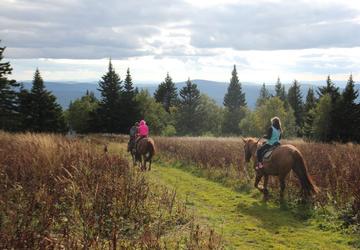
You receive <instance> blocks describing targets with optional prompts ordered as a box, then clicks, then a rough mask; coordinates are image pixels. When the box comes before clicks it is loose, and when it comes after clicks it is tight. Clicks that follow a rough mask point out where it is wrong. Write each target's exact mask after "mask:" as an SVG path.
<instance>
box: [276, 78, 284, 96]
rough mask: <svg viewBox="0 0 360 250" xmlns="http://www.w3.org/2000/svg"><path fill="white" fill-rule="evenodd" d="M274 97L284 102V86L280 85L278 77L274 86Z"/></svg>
mask: <svg viewBox="0 0 360 250" xmlns="http://www.w3.org/2000/svg"><path fill="white" fill-rule="evenodd" d="M275 96H276V97H279V98H280V100H281V101H283V102H286V92H285V86H284V85H282V84H281V82H280V78H279V77H278V79H277V81H276V84H275Z"/></svg>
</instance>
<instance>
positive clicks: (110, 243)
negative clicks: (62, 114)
mask: <svg viewBox="0 0 360 250" xmlns="http://www.w3.org/2000/svg"><path fill="white" fill-rule="evenodd" d="M191 221H192V218H191V216H189V214H188V213H187V211H186V207H185V206H184V205H182V204H181V203H179V202H177V201H176V200H175V193H174V192H170V191H168V190H166V189H164V188H161V187H155V186H150V184H149V183H148V182H147V181H146V179H145V177H144V176H143V174H142V173H139V172H138V171H137V170H136V169H133V168H132V167H131V166H130V165H129V164H128V161H127V160H126V159H125V158H123V157H121V156H119V155H110V154H105V153H104V152H103V150H102V149H101V148H100V147H99V146H98V144H96V143H94V142H92V141H91V140H90V141H88V140H70V139H66V138H64V137H61V136H56V135H36V134H15V135H14V134H7V133H3V132H0V248H1V249H38V248H41V249H43V248H50V249H63V248H65V249H78V248H85V249H88V248H91V249H102V248H112V249H120V248H121V249H124V248H125V249H128V248H131V249H134V248H136V249H138V248H155V249H160V248H164V247H165V246H168V245H171V244H172V245H173V246H176V245H181V244H185V246H187V247H189V248H191V246H193V245H194V244H195V245H196V244H197V243H196V241H194V240H191V239H192V238H193V237H192V235H193V234H196V233H197V232H196V231H194V230H190V231H187V232H188V233H187V236H186V237H185V239H188V240H185V241H184V239H183V238H181V239H177V238H174V239H171V237H170V238H169V237H166V235H169V234H171V233H172V232H178V231H179V230H180V229H181V228H182V227H185V226H186V225H188V226H189V227H190V225H191ZM199 231H201V229H199ZM204 235H205V233H204ZM182 237H184V236H182ZM204 237H205V236H204ZM206 237H207V236H206ZM169 239H170V240H169ZM213 241H214V237H212V238H211V237H210V238H209V240H202V241H201V242H202V243H201V245H198V247H199V248H202V247H204V246H208V244H213V243H212V242H213ZM184 242H185V243H184ZM199 244H200V243H199ZM216 244H218V245H216V246H220V243H219V241H216ZM211 246H215V243H214V244H213V245H211ZM214 248H215V247H214Z"/></svg>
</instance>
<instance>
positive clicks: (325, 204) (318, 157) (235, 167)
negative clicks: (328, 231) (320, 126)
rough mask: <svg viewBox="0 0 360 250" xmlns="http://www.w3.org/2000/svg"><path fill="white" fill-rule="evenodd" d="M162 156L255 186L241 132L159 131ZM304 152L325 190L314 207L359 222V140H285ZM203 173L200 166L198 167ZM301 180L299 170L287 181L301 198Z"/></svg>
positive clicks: (237, 185) (227, 181) (273, 182)
mask: <svg viewBox="0 0 360 250" xmlns="http://www.w3.org/2000/svg"><path fill="white" fill-rule="evenodd" d="M156 143H157V148H158V151H159V152H160V153H161V155H162V157H163V158H167V159H168V160H173V161H178V162H182V163H185V165H192V166H193V169H192V171H194V169H195V172H196V171H197V170H199V171H200V174H201V175H202V176H205V177H207V178H209V179H211V180H214V181H217V182H220V183H222V184H224V185H227V186H230V187H233V188H234V189H236V190H240V191H241V190H245V189H246V190H250V189H252V185H253V180H254V170H253V165H252V163H249V164H245V160H244V150H243V147H244V144H243V142H242V140H241V139H240V138H211V137H208V138H206V137H179V138H178V137H157V138H156ZM283 143H284V144H285V143H289V144H292V145H294V146H296V147H297V148H299V149H300V151H301V152H302V154H303V156H304V159H305V162H306V164H307V168H308V170H309V173H310V175H311V177H312V178H313V180H314V182H315V183H316V185H317V186H318V187H319V188H320V192H319V193H318V194H317V195H316V196H315V197H314V205H315V207H317V208H319V209H322V210H323V211H326V212H331V211H336V212H337V213H336V214H337V215H338V216H340V217H342V219H343V220H344V223H345V224H359V223H360V185H359V183H360V145H357V144H351V143H349V144H324V143H315V142H305V141H302V140H292V141H284V142H283ZM198 173H199V172H198ZM270 186H271V187H272V190H271V192H272V193H273V196H274V197H275V198H276V197H278V190H279V184H278V181H277V178H276V177H270ZM299 190H300V186H299V182H298V179H297V178H296V176H295V175H294V173H291V174H290V177H289V178H288V181H287V199H288V200H289V201H296V200H297V199H299V195H298V192H299Z"/></svg>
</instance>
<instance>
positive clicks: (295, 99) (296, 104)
mask: <svg viewBox="0 0 360 250" xmlns="http://www.w3.org/2000/svg"><path fill="white" fill-rule="evenodd" d="M287 99H288V103H289V105H290V106H291V108H292V109H293V110H294V114H295V120H296V125H297V127H298V136H301V134H302V132H301V128H302V126H303V101H302V94H301V90H300V84H299V83H298V81H297V80H295V81H294V82H293V84H292V85H291V87H290V88H289V91H288V95H287Z"/></svg>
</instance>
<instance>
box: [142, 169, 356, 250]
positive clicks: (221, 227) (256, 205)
mask: <svg viewBox="0 0 360 250" xmlns="http://www.w3.org/2000/svg"><path fill="white" fill-rule="evenodd" d="M189 169H190V168H188V169H187V170H189ZM149 178H150V180H151V181H153V182H155V183H158V184H162V185H165V186H167V187H169V188H172V189H175V190H176V192H177V195H178V197H180V198H181V199H183V200H185V202H186V204H187V206H188V207H189V209H193V211H194V214H195V215H196V216H197V217H198V218H199V222H200V223H202V224H207V225H209V226H210V227H213V228H214V229H215V230H216V232H217V233H218V234H220V235H222V238H223V241H224V243H225V245H226V247H227V248H228V249H270V248H273V249H352V248H354V247H353V246H354V244H355V242H356V241H355V240H354V239H353V238H352V237H351V236H348V235H344V234H341V233H340V232H334V231H331V230H328V229H326V228H323V229H321V227H320V226H319V222H318V221H317V220H315V219H307V220H302V219H299V218H298V217H295V216H294V215H293V214H292V212H291V211H289V210H288V209H284V208H280V207H279V206H278V205H276V204H273V203H264V202H262V201H261V198H260V196H259V195H255V193H254V192H237V191H235V190H234V189H232V188H229V187H226V186H224V185H221V184H219V183H216V182H213V181H210V180H207V179H205V178H202V177H199V176H198V174H197V173H196V172H195V175H194V173H191V172H189V171H186V170H183V169H180V168H178V167H172V166H171V165H167V164H165V163H163V164H161V163H157V164H154V165H153V169H152V171H151V172H149Z"/></svg>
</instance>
